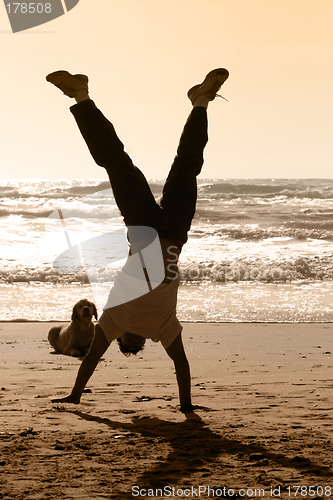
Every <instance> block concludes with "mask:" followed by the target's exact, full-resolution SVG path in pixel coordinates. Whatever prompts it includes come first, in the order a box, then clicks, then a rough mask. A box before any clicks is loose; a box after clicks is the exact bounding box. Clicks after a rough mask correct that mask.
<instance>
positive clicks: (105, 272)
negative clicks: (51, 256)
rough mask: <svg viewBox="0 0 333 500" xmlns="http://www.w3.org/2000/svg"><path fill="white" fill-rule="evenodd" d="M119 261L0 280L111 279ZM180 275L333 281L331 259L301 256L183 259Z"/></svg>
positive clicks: (9, 274)
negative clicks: (275, 258)
mask: <svg viewBox="0 0 333 500" xmlns="http://www.w3.org/2000/svg"><path fill="white" fill-rule="evenodd" d="M120 269H121V267H120V264H118V265H112V266H98V265H96V266H95V267H94V268H90V269H89V270H86V269H84V268H83V267H81V266H77V267H73V269H72V270H71V272H69V271H68V268H66V270H65V271H64V272H62V270H61V268H57V269H55V268H53V267H50V266H47V267H46V268H42V267H38V268H34V267H29V268H28V267H27V268H24V269H22V268H18V267H17V268H11V269H8V270H6V269H2V270H1V271H0V283H7V284H14V283H34V282H41V283H49V284H52V283H53V284H72V283H79V284H87V283H112V282H113V281H114V279H115V277H116V275H117V273H118V272H119V271H120ZM179 273H180V278H181V281H182V282H183V283H186V282H188V283H193V282H211V283H221V282H222V283H226V284H227V283H230V282H233V283H235V282H263V283H272V282H276V283H278V282H295V281H302V280H303V281H304V280H307V281H333V260H332V259H330V258H328V257H326V258H320V257H316V256H315V257H312V258H303V257H297V258H294V259H289V260H271V261H268V260H267V259H259V258H256V259H253V260H252V261H250V260H249V259H246V258H240V259H235V260H229V261H228V260H206V261H196V260H194V259H186V260H185V261H184V262H180V265H179Z"/></svg>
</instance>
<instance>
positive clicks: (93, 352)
mask: <svg viewBox="0 0 333 500" xmlns="http://www.w3.org/2000/svg"><path fill="white" fill-rule="evenodd" d="M109 345H110V344H109V342H108V341H107V340H106V337H105V335H104V332H103V330H102V328H101V327H100V326H99V325H98V324H97V325H96V326H95V335H94V338H93V341H92V343H91V346H90V349H89V351H88V353H87V354H86V356H85V357H84V359H83V361H82V363H81V366H80V368H79V371H78V374H77V376H76V380H75V384H74V387H73V389H72V392H71V393H70V395H69V396H66V397H65V398H60V399H52V403H74V404H79V402H80V399H81V395H82V393H83V390H84V388H85V386H86V384H87V382H88V380H89V379H90V377H91V376H92V374H93V373H94V371H95V368H96V366H97V364H98V362H99V360H100V359H101V357H102V356H103V354H104V353H105V351H106V350H107V348H108V347H109Z"/></svg>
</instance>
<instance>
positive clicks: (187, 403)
mask: <svg viewBox="0 0 333 500" xmlns="http://www.w3.org/2000/svg"><path fill="white" fill-rule="evenodd" d="M166 352H167V353H168V355H169V356H170V358H171V359H172V361H173V362H174V364H175V370H176V377H177V382H178V388H179V400H180V409H181V411H185V412H186V411H192V410H193V406H192V404H191V375H190V366H189V364H188V361H187V357H186V354H185V351H184V346H183V341H182V336H181V333H180V334H179V335H178V337H176V339H175V340H174V341H173V342H172V344H171V345H170V346H169V347H168V348H167V349H166Z"/></svg>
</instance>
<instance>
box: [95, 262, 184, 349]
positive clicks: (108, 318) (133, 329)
mask: <svg viewBox="0 0 333 500" xmlns="http://www.w3.org/2000/svg"><path fill="white" fill-rule="evenodd" d="M179 281H180V280H179V275H178V277H177V278H175V279H173V280H172V281H171V282H170V283H161V284H160V285H158V286H157V287H156V288H154V289H153V290H152V291H150V292H148V293H143V294H142V289H143V288H142V286H143V282H142V280H141V279H137V278H135V277H133V276H131V275H129V274H127V273H125V272H123V271H122V272H120V273H119V275H118V276H117V278H116V280H115V284H114V286H113V288H112V289H111V291H110V295H109V298H108V301H107V303H106V306H105V308H104V311H103V314H102V315H101V317H100V320H99V325H100V327H101V328H102V330H103V332H104V334H105V337H106V338H107V340H108V342H110V343H111V342H112V340H115V339H117V338H119V337H120V336H121V334H122V333H125V332H130V333H134V334H136V335H140V336H141V337H144V338H146V339H151V340H152V341H153V342H161V343H162V345H163V347H164V348H165V349H167V348H168V347H169V346H170V345H171V344H172V342H173V341H174V340H175V338H176V337H177V336H178V335H179V333H180V332H181V331H182V326H181V324H180V323H179V321H178V319H177V316H176V307H177V292H178V287H179ZM136 291H137V293H136ZM140 294H141V296H139V295H140ZM129 297H136V298H134V299H133V300H129V301H128V298H129ZM114 304H116V305H114ZM110 306H111V307H110Z"/></svg>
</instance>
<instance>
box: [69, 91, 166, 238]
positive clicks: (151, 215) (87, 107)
mask: <svg viewBox="0 0 333 500" xmlns="http://www.w3.org/2000/svg"><path fill="white" fill-rule="evenodd" d="M70 110H71V112H72V114H73V115H74V117H75V120H76V122H77V124H78V127H79V129H80V131H81V134H82V136H83V138H84V140H85V142H86V144H87V146H88V148H89V151H90V153H91V155H92V157H93V158H94V160H95V162H96V163H97V164H98V165H99V166H101V167H104V168H105V170H106V171H107V173H108V176H109V179H110V183H111V187H112V190H113V194H114V197H115V200H116V203H117V205H118V208H119V210H120V212H121V214H122V216H123V217H124V222H125V224H126V225H127V227H129V226H138V225H141V226H149V227H152V228H154V229H156V230H159V229H161V227H162V210H161V208H160V207H159V206H158V204H157V203H156V202H155V199H154V196H153V194H152V192H151V190H150V187H149V185H148V183H147V180H146V178H145V176H144V175H143V174H142V172H141V171H140V170H139V169H138V168H137V167H135V166H134V165H133V162H132V160H131V159H130V157H129V156H128V154H127V153H126V152H125V151H124V146H123V144H122V142H121V141H120V140H119V138H118V137H117V134H116V132H115V129H114V127H113V125H112V124H111V123H110V122H109V121H108V120H107V119H106V118H105V116H104V115H103V114H102V113H101V111H100V110H99V109H97V107H96V106H95V104H94V102H93V101H91V100H87V101H83V102H81V103H79V104H76V105H74V106H72V107H71V108H70Z"/></svg>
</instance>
